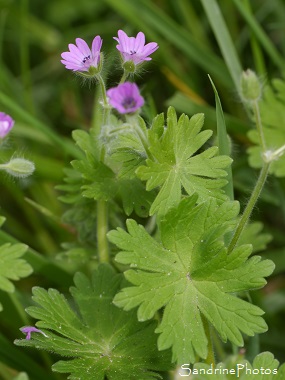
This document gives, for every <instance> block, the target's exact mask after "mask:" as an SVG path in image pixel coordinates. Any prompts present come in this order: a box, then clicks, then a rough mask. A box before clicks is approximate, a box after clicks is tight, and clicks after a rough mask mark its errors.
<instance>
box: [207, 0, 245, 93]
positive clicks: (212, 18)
mask: <svg viewBox="0 0 285 380" xmlns="http://www.w3.org/2000/svg"><path fill="white" fill-rule="evenodd" d="M201 3H202V5H203V8H204V11H205V13H206V15H207V17H208V21H209V23H210V25H211V27H212V29H213V32H214V34H215V37H216V40H217V42H218V44H219V47H220V49H221V52H222V54H223V57H224V60H225V62H226V64H227V68H228V70H229V72H230V74H231V77H232V80H233V82H234V84H235V87H236V90H237V91H239V87H240V75H241V72H242V67H241V64H240V61H239V58H238V54H237V51H236V47H235V44H234V43H233V40H232V38H231V35H230V33H229V30H228V28H227V25H226V23H225V20H224V17H223V15H222V12H221V9H220V7H219V4H218V2H217V1H216V0H210V1H208V0H201Z"/></svg>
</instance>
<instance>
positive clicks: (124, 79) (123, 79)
mask: <svg viewBox="0 0 285 380" xmlns="http://www.w3.org/2000/svg"><path fill="white" fill-rule="evenodd" d="M128 76H129V72H128V71H126V70H124V73H123V75H122V78H121V80H120V82H119V84H122V83H124V82H125V81H126V79H127V78H128Z"/></svg>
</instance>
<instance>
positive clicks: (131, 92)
mask: <svg viewBox="0 0 285 380" xmlns="http://www.w3.org/2000/svg"><path fill="white" fill-rule="evenodd" d="M114 39H115V40H116V41H117V42H118V44H117V46H116V48H117V49H118V51H119V52H120V54H121V58H122V61H123V67H124V68H126V67H128V64H130V65H131V67H132V68H133V70H132V72H134V71H135V70H136V67H137V66H139V65H141V64H142V63H143V62H144V61H150V60H151V57H150V55H151V54H152V53H154V52H155V51H156V50H157V49H158V45H157V43H156V42H150V43H148V44H145V35H144V33H142V32H139V33H138V34H137V36H136V37H128V35H127V34H126V33H125V32H124V31H123V30H119V31H118V37H114ZM75 42H76V45H74V44H69V45H68V47H69V51H68V52H64V53H62V54H61V57H62V58H63V59H62V60H61V62H62V63H63V64H64V65H65V67H66V69H68V70H73V71H75V72H79V73H81V74H83V75H84V76H86V74H87V75H88V74H90V76H93V75H95V76H96V75H98V74H99V73H100V71H101V64H102V53H101V47H102V42H103V41H102V39H101V37H100V36H96V37H95V38H94V39H93V42H92V47H91V49H90V48H89V46H88V45H87V43H86V42H85V41H84V40H82V39H81V38H76V40H75ZM107 96H108V99H109V103H110V105H111V106H112V107H113V108H115V109H116V110H117V111H118V112H119V113H121V114H126V113H133V112H136V111H137V110H138V109H139V108H140V107H142V106H143V104H144V99H143V97H142V96H141V95H140V92H139V89H138V86H137V85H136V84H135V83H131V82H125V83H121V84H119V85H118V86H117V87H113V88H111V89H109V90H108V91H107Z"/></svg>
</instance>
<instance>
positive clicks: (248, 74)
mask: <svg viewBox="0 0 285 380" xmlns="http://www.w3.org/2000/svg"><path fill="white" fill-rule="evenodd" d="M240 92H241V97H242V100H243V101H245V102H256V101H258V100H259V99H260V97H261V93H262V86H261V83H260V82H259V79H258V78H257V75H256V74H255V72H254V71H252V70H250V69H247V70H246V71H243V73H242V75H241V82H240Z"/></svg>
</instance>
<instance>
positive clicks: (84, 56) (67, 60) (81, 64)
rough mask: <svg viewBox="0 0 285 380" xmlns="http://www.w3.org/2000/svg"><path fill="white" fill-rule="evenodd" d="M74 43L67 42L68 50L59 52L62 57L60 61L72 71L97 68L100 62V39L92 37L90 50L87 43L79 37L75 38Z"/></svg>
mask: <svg viewBox="0 0 285 380" xmlns="http://www.w3.org/2000/svg"><path fill="white" fill-rule="evenodd" d="M75 42H76V45H74V44H69V45H68V48H69V51H68V52H64V53H62V54H61V57H62V58H63V59H62V60H61V63H63V64H64V65H65V68H66V69H68V70H73V71H89V69H90V68H92V67H94V68H98V66H99V63H100V50H101V46H102V42H103V41H102V39H101V37H100V36H96V37H95V38H94V39H93V42H92V47H91V50H90V48H89V46H88V45H87V43H86V42H85V41H84V40H82V39H81V38H76V40H75Z"/></svg>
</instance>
